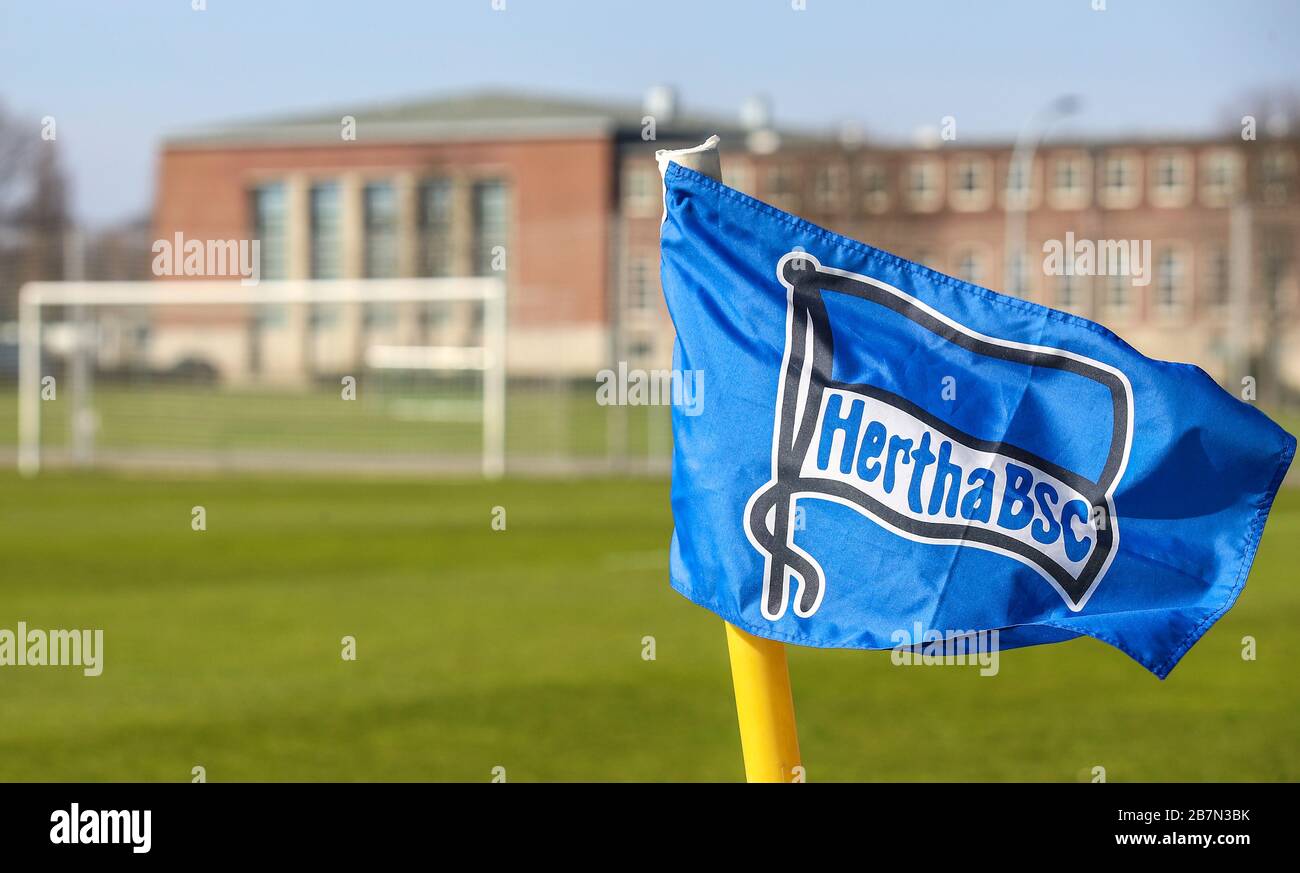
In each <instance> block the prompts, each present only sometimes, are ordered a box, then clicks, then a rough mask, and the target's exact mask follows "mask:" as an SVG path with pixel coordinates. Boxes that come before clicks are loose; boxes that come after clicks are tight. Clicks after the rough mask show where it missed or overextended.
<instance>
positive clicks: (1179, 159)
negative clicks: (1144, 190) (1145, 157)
mask: <svg viewBox="0 0 1300 873" xmlns="http://www.w3.org/2000/svg"><path fill="white" fill-rule="evenodd" d="M1190 177H1191V167H1190V164H1189V162H1188V160H1187V156H1186V155H1184V154H1182V153H1179V152H1166V153H1163V154H1158V155H1156V157H1155V160H1154V161H1153V163H1152V169H1151V202H1152V203H1153V204H1155V205H1156V206H1166V207H1169V206H1186V205H1187V203H1188V201H1189V200H1190V199H1191V197H1190V194H1191V178H1190Z"/></svg>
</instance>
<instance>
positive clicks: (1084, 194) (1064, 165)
mask: <svg viewBox="0 0 1300 873" xmlns="http://www.w3.org/2000/svg"><path fill="white" fill-rule="evenodd" d="M1050 199H1051V206H1052V208H1053V209H1082V208H1084V207H1085V206H1087V205H1088V161H1087V158H1086V157H1085V156H1084V155H1082V154H1066V155H1057V156H1056V158H1055V160H1053V162H1052V185H1051V189H1050Z"/></svg>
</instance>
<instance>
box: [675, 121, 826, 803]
mask: <svg viewBox="0 0 1300 873" xmlns="http://www.w3.org/2000/svg"><path fill="white" fill-rule="evenodd" d="M655 157H656V159H657V160H658V162H659V170H660V172H663V171H664V170H665V169H667V167H668V164H669V162H670V161H672V162H676V163H679V164H681V165H682V166H684V167H689V168H690V169H692V170H695V171H697V172H700V173H703V174H704V175H706V176H708V177H710V178H712V179H716V180H717V181H719V182H721V181H722V159H721V155H720V153H719V149H718V137H716V136H711V137H709V138H708V140H706V141H705V142H703V143H701V144H700V145H698V146H695V147H694V148H689V149H676V150H668V149H661V150H660V151H658V152H656V153H655ZM727 651H728V652H730V654H731V682H732V684H733V685H734V686H735V689H736V717H737V718H738V719H739V720H740V747H741V750H742V751H743V752H744V755H745V779H746V780H747V781H749V782H793V781H796V780H798V781H803V767H802V763H801V759H800V758H799V735H798V733H797V732H796V730H795V724H794V697H793V696H792V695H791V694H790V670H789V668H788V667H787V666H786V663H785V645H784V644H782V643H778V642H775V641H773V640H766V639H763V638H761V637H756V636H753V635H752V634H748V633H745V632H744V631H743V630H741V629H740V628H738V627H736V626H735V625H732V624H728V625H727Z"/></svg>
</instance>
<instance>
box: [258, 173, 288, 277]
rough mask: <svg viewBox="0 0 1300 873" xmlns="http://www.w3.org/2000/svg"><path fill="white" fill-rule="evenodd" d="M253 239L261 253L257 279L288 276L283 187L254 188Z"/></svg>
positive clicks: (286, 194)
mask: <svg viewBox="0 0 1300 873" xmlns="http://www.w3.org/2000/svg"><path fill="white" fill-rule="evenodd" d="M252 205H253V239H256V240H259V244H258V245H259V248H260V249H261V264H260V268H261V277H262V278H263V279H284V278H287V277H288V275H289V195H288V191H287V190H286V188H285V186H284V184H283V183H280V182H271V183H268V184H265V185H258V186H257V187H256V188H254V189H253V191H252Z"/></svg>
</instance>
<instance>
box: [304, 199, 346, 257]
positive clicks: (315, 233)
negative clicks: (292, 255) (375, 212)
mask: <svg viewBox="0 0 1300 873" xmlns="http://www.w3.org/2000/svg"><path fill="white" fill-rule="evenodd" d="M309 199H310V206H309V208H310V211H311V278H313V279H338V278H341V277H342V275H343V194H342V189H340V187H339V185H338V183H337V182H320V183H317V184H315V185H312V186H311V192H310V195H309Z"/></svg>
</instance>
